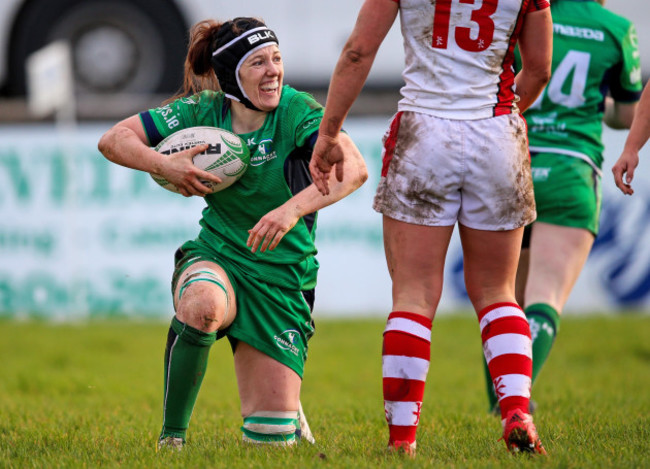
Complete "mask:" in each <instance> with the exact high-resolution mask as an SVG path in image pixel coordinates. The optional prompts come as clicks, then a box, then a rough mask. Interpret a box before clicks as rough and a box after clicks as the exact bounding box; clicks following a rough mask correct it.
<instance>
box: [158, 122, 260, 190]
mask: <svg viewBox="0 0 650 469" xmlns="http://www.w3.org/2000/svg"><path fill="white" fill-rule="evenodd" d="M205 143H207V144H209V145H210V146H209V147H208V149H207V150H206V151H204V152H203V153H199V154H198V155H195V156H194V158H193V160H192V161H193V162H194V165H195V166H196V167H198V168H200V169H202V170H204V171H208V172H209V173H212V174H214V175H215V176H218V177H220V178H221V181H222V182H221V183H220V184H216V183H213V182H211V181H201V182H203V184H205V185H206V186H208V187H210V188H211V189H212V191H213V192H219V191H222V190H224V189H226V188H227V187H230V186H231V185H233V184H234V183H235V182H237V180H238V179H239V178H241V177H242V176H243V175H244V173H245V172H246V169H247V168H248V164H249V162H250V152H249V151H248V147H247V146H246V143H245V142H244V140H242V139H241V137H239V136H238V135H236V134H234V133H232V132H229V131H227V130H224V129H220V128H218V127H189V128H187V129H183V130H179V131H178V132H175V133H173V134H171V135H170V136H169V137H167V138H165V139H164V140H163V141H162V142H160V143H159V144H158V145H157V146H156V148H155V149H156V151H158V152H159V153H163V154H165V155H171V154H172V153H178V152H181V151H184V150H187V149H189V148H192V147H195V146H197V145H203V144H205ZM151 177H152V178H153V180H154V181H156V182H157V183H158V184H159V185H160V186H162V187H164V188H165V189H167V190H170V191H172V192H176V193H177V194H178V193H180V191H179V190H178V188H177V187H176V186H175V185H174V184H172V183H171V182H169V181H167V180H166V179H165V178H163V177H162V176H159V175H157V174H151Z"/></svg>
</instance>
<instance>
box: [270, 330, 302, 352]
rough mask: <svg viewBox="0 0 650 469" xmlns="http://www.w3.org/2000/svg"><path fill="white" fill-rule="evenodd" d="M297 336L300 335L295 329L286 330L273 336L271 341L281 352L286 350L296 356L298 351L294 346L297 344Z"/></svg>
mask: <svg viewBox="0 0 650 469" xmlns="http://www.w3.org/2000/svg"><path fill="white" fill-rule="evenodd" d="M299 334H300V333H299V332H298V331H297V330H295V329H287V330H286V331H284V332H281V333H280V334H276V335H274V336H273V339H274V340H275V343H276V345H277V346H278V347H280V348H281V349H282V350H287V351H289V352H291V353H293V354H294V355H295V356H298V354H299V353H300V349H299V348H298V347H296V345H295V344H296V343H297V342H298V336H299Z"/></svg>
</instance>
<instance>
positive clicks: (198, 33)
mask: <svg viewBox="0 0 650 469" xmlns="http://www.w3.org/2000/svg"><path fill="white" fill-rule="evenodd" d="M260 26H265V24H264V22H263V21H262V20H261V19H258V18H247V17H238V18H234V19H232V20H230V21H226V22H223V23H220V22H218V21H216V20H211V19H209V20H203V21H199V22H198V23H196V24H195V25H194V26H192V27H191V28H190V36H189V44H188V48H187V56H186V57H185V65H184V74H183V86H182V88H181V90H180V91H179V92H178V93H177V94H176V95H175V96H173V97H172V98H170V99H169V100H168V101H166V102H170V101H173V100H174V99H177V98H180V97H183V96H190V95H193V94H195V93H198V92H200V91H202V90H206V89H212V90H220V89H221V86H220V85H219V80H218V79H217V75H216V74H215V72H214V68H213V66H212V52H214V51H215V50H216V49H218V48H219V47H221V46H223V45H224V44H226V43H228V42H229V41H231V40H232V39H233V38H235V37H237V36H239V35H241V34H242V33H244V32H246V31H248V30H250V29H252V28H256V27H260Z"/></svg>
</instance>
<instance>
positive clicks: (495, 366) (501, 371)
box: [488, 353, 533, 379]
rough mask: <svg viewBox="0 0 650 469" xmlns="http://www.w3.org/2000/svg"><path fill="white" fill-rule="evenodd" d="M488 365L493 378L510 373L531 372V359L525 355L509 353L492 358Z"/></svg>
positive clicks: (524, 373)
mask: <svg viewBox="0 0 650 469" xmlns="http://www.w3.org/2000/svg"><path fill="white" fill-rule="evenodd" d="M488 367H489V368H490V376H492V378H493V379H494V378H498V377H499V376H503V375H512V374H518V375H526V376H530V375H531V373H532V372H533V361H532V360H531V359H530V358H529V357H527V356H525V355H520V354H518V353H509V354H506V355H499V356H498V357H496V358H493V359H492V360H491V361H490V364H489V365H488Z"/></svg>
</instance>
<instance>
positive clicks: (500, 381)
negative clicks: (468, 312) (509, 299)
mask: <svg viewBox="0 0 650 469" xmlns="http://www.w3.org/2000/svg"><path fill="white" fill-rule="evenodd" d="M478 320H479V324H480V326H481V339H482V340H483V353H484V354H485V360H486V361H487V363H488V368H489V369H490V375H491V376H492V383H493V384H494V389H495V391H496V394H497V397H498V399H499V407H500V408H501V418H502V419H504V418H505V417H506V415H507V413H508V412H510V411H511V410H514V409H520V410H521V411H522V412H524V413H526V414H527V413H528V402H529V400H530V386H531V376H532V372H533V360H532V356H533V352H532V341H531V339H530V327H529V326H528V320H527V319H526V315H525V314H524V312H523V311H522V309H521V308H520V307H519V306H518V305H517V304H515V303H495V304H493V305H490V306H488V307H487V308H485V309H483V310H482V311H481V312H480V313H479V314H478Z"/></svg>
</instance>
